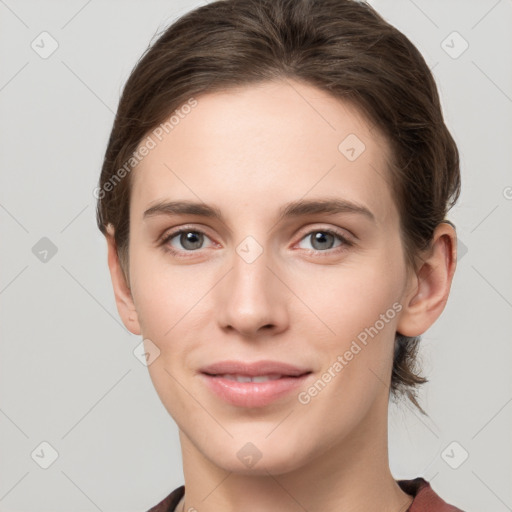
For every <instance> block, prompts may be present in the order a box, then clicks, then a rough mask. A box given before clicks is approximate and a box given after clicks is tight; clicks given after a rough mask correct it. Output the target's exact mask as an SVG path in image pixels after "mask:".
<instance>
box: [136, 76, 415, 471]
mask: <svg viewBox="0 0 512 512" xmlns="http://www.w3.org/2000/svg"><path fill="white" fill-rule="evenodd" d="M196 100H197V106H196V107H195V108H193V109H191V110H190V113H188V114H187V115H186V116H183V118H182V119H180V122H179V124H177V125H176V126H175V127H174V129H173V130H172V131H169V133H168V135H166V136H165V137H163V138H162V141H158V143H157V145H156V147H154V148H153V149H151V151H149V153H148V155H147V156H146V157H145V158H144V159H143V160H142V161H141V162H140V164H139V165H138V167H137V168H136V169H135V170H134V171H133V174H132V179H133V182H132V196H131V212H130V245H129V255H130V269H129V272H130V284H131V297H132V298H133V305H134V311H135V312H136V325H137V326H138V327H136V328H134V327H133V325H134V324H133V322H132V323H131V324H130V325H131V330H132V332H136V333H137V334H138V333H139V331H140V333H141V334H142V336H143V338H144V339H145V344H146V348H147V349H148V350H149V351H150V352H151V351H153V352H154V351H155V347H157V349H158V351H159V355H158V357H156V359H155V360H154V361H153V362H152V363H151V364H150V365H149V372H150V376H151V379H152V381H153V383H154V386H155V389H156V391H157V393H158V395H159V397H160V399H161V401H162V403H163V404H164V406H165V407H166V408H167V410H168V412H169V413H170V414H171V416H172V417H173V418H174V420H175V421H176V423H177V424H178V426H179V428H180V431H181V435H182V437H183V439H186V441H187V443H189V446H190V449H192V450H195V451H196V452H197V453H199V454H201V457H205V458H206V459H208V460H209V461H211V462H213V463H214V464H215V465H216V466H219V467H222V468H224V469H226V470H229V471H236V472H244V471H252V472H253V473H254V472H256V473H257V472H258V471H262V472H265V471H266V469H268V470H270V471H274V472H275V473H279V472H285V471H291V470H293V469H294V468H299V467H301V466H302V465H304V464H306V463H307V462H308V461H309V460H311V459H312V458H313V457H315V456H317V455H318V454H319V453H324V452H326V451H327V450H328V449H335V447H337V446H341V445H342V444H343V443H344V442H345V443H346V442H348V440H349V439H352V440H353V439H354V438H355V437H354V436H356V434H357V432H361V431H363V430H364V431H365V432H369V431H371V429H381V430H382V429H384V428H385V426H384V422H385V421H386V420H385V418H382V415H381V416H379V417H380V418H381V419H380V420H379V422H377V423H375V422H373V423H372V424H371V425H372V426H369V425H370V423H369V418H373V419H375V411H376V410H377V409H378V410H380V411H381V410H382V404H384V403H386V404H387V399H388V386H389V380H390V375H391V367H392V357H393V342H394V336H395V331H396V330H397V324H398V322H399V319H400V316H401V309H402V303H403V300H404V297H405V294H406V292H407V289H408V282H407V276H406V267H405V259H404V253H403V245H402V241H401V238H400V233H399V216H398V212H397V209H396V206H395V203H394V200H393V197H392V194H391V190H390V187H389V181H390V180H389V175H388V170H387V162H388V160H389V153H388V146H387V144H386V141H385V139H384V138H383V137H382V136H381V135H380V133H379V132H378V131H377V130H376V129H375V128H373V129H372V127H371V125H370V124H369V123H368V122H367V121H365V119H364V118H363V116H362V115H361V114H360V113H359V112H358V110H357V109H355V108H354V107H352V106H351V105H349V104H348V103H343V102H340V101H339V100H337V99H334V98H332V97H331V96H329V95H328V94H326V93H324V92H322V91H320V90H318V89H316V88H314V87H311V86H307V85H304V84H300V83H297V82H289V83H286V82H275V83H264V84H260V85H257V86H250V87H246V88H240V89H237V90H231V91H227V92H222V93H213V94H208V95H204V96H201V97H198V98H196ZM172 202H187V203H189V204H190V203H194V204H197V205H199V206H201V207H203V210H204V211H200V210H199V209H198V208H196V209H195V210H191V209H189V210H184V209H183V208H181V209H180V208H178V207H177V206H176V204H174V205H170V204H167V206H165V205H166V203H172ZM308 205H309V206H308ZM182 206H183V205H182ZM211 212H216V213H217V215H211ZM224 361H238V362H242V363H253V362H260V361H273V362H280V363H286V364H288V365H292V366H293V367H295V368H296V369H297V372H296V375H295V376H290V375H289V374H290V372H289V371H288V370H285V369H283V368H281V369H280V368H278V367H277V368H276V367H261V368H257V367H256V369H254V368H253V370H255V373H258V372H259V374H260V375H261V374H264V375H267V376H268V375H269V374H272V375H271V376H272V377H273V378H274V377H276V376H277V375H278V374H281V375H287V376H283V377H280V378H279V379H276V380H272V381H267V382H235V381H233V380H232V379H231V378H229V377H224V378H223V377H221V376H219V375H223V374H224V373H226V374H234V373H244V372H245V371H246V370H247V368H243V367H240V368H239V371H237V370H236V368H235V369H230V368H227V369H226V368H216V369H214V370H215V371H213V372H212V375H216V376H210V377H208V376H206V375H205V374H204V373H203V370H204V369H205V368H206V367H207V366H209V365H212V364H214V363H219V362H224ZM210 370H211V369H210ZM299 375H302V376H299ZM245 380H247V379H245ZM259 380H262V381H264V380H265V379H259ZM364 425H366V427H365V429H363V428H362V427H363V426H364ZM368 429H370V430H368ZM247 443H251V444H250V445H248V444H247ZM244 450H245V451H244ZM246 453H248V454H249V455H251V454H257V453H259V454H261V456H262V459H263V461H264V465H261V464H260V465H256V466H254V468H253V469H249V466H248V465H247V464H246V463H245V462H244V457H243V455H244V454H246ZM244 464H245V465H244ZM263 466H264V467H265V468H266V469H260V468H263Z"/></svg>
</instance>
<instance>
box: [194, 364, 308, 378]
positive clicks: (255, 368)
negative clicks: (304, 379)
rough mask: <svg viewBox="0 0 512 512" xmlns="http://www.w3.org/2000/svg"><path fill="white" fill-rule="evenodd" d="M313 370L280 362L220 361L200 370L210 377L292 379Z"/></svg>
mask: <svg viewBox="0 0 512 512" xmlns="http://www.w3.org/2000/svg"><path fill="white" fill-rule="evenodd" d="M310 371H311V370H309V369H307V368H301V367H298V366H293V365H291V364H288V363H281V362H279V361H255V362H247V363H246V362H244V361H219V362H218V363H213V364H210V365H208V366H205V367H203V368H201V369H200V372H202V373H208V374H210V375H226V374H228V375H247V376H248V377H257V376H260V375H271V374H278V375H287V376H292V377H299V376H300V375H304V374H305V373H309V372H310Z"/></svg>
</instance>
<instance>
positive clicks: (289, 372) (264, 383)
mask: <svg viewBox="0 0 512 512" xmlns="http://www.w3.org/2000/svg"><path fill="white" fill-rule="evenodd" d="M312 373H313V372H312V371H311V370H309V369H305V368H301V367H298V366H292V365H289V364H287V363H281V362H275V361H261V362H255V363H244V362H241V361H224V362H221V363H215V364H213V365H210V366H209V367H205V368H203V369H202V370H201V371H200V373H199V375H200V377H201V378H202V380H203V382H204V383H205V384H206V386H207V388H208V389H209V390H210V391H211V392H212V393H213V394H214V395H215V396H216V398H220V399H221V400H222V401H224V402H227V403H229V404H231V405H234V406H236V407H246V408H253V407H264V406H266V405H269V404H270V403H272V402H274V401H276V400H278V399H280V398H283V397H285V396H286V395H288V394H290V393H291V392H292V391H293V390H295V389H297V388H298V387H300V386H301V385H303V384H304V383H305V381H306V380H307V379H308V377H309V375H311V374H312Z"/></svg>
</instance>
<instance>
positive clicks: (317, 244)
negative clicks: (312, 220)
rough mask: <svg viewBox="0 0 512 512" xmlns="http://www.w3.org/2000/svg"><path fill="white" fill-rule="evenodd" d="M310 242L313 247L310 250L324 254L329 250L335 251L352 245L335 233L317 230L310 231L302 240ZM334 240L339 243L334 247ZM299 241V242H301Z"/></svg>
mask: <svg viewBox="0 0 512 512" xmlns="http://www.w3.org/2000/svg"><path fill="white" fill-rule="evenodd" d="M308 239H309V240H310V243H311V245H312V246H313V247H312V249H311V250H313V251H315V252H326V251H327V250H329V249H337V248H338V247H340V246H351V245H352V243H351V242H350V241H349V240H347V239H346V238H345V237H344V236H342V235H341V234H340V233H337V232H336V231H332V230H330V229H317V230H315V231H310V232H309V233H308V234H307V235H306V236H305V237H303V238H302V240H308ZM336 239H338V241H339V242H340V243H339V244H338V245H337V246H334V245H333V244H334V243H335V241H336ZM302 240H301V241H302ZM301 248H302V249H309V248H308V247H301Z"/></svg>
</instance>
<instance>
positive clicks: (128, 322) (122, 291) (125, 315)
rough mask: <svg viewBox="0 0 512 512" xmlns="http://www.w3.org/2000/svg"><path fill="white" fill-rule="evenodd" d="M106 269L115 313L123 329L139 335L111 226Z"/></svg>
mask: <svg viewBox="0 0 512 512" xmlns="http://www.w3.org/2000/svg"><path fill="white" fill-rule="evenodd" d="M105 238H106V240H107V251H108V268H109V270H110V278H111V280H112V287H113V289H114V296H115V299H116V304H117V311H118V312H119V315H120V317H121V320H122V321H123V324H124V325H125V327H126V328H127V329H128V330H129V331H130V332H131V333H132V334H137V335H139V334H140V333H141V329H140V324H139V319H138V315H137V311H136V309H135V304H134V302H133V298H132V293H131V290H130V288H129V286H128V284H127V283H126V279H125V276H124V273H123V270H122V268H121V264H120V262H119V254H118V251H117V245H116V243H115V239H114V230H113V226H112V225H111V224H109V225H108V228H107V234H106V235H105Z"/></svg>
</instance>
